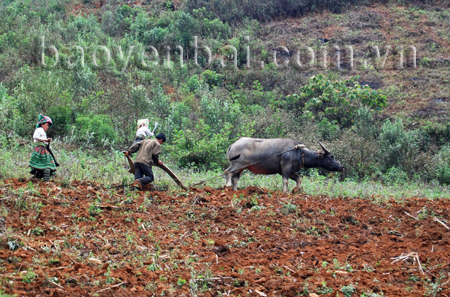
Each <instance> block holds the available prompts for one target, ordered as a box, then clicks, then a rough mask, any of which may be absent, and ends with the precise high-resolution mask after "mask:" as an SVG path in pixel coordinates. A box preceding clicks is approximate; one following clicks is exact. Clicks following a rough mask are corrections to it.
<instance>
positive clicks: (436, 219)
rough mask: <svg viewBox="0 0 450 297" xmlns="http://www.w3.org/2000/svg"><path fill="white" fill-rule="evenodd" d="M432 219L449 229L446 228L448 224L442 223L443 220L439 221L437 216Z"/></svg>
mask: <svg viewBox="0 0 450 297" xmlns="http://www.w3.org/2000/svg"><path fill="white" fill-rule="evenodd" d="M434 220H435V221H436V222H438V223H441V224H442V225H443V226H444V227H445V228H447V230H450V228H448V226H447V225H446V224H444V222H441V221H439V220H438V218H436V217H434Z"/></svg>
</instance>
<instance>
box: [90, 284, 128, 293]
mask: <svg viewBox="0 0 450 297" xmlns="http://www.w3.org/2000/svg"><path fill="white" fill-rule="evenodd" d="M126 283H127V282H123V283H120V284H118V285H114V286H111V287H109V288H106V289H102V290H100V291H97V292H95V293H100V292H103V291H107V290H111V289H112V288H115V287H119V286H121V285H124V284H126Z"/></svg>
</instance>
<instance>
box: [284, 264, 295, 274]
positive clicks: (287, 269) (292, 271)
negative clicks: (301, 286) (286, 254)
mask: <svg viewBox="0 0 450 297" xmlns="http://www.w3.org/2000/svg"><path fill="white" fill-rule="evenodd" d="M283 267H284V268H286V269H287V270H289V271H290V272H292V273H295V272H296V271H294V270H292V269H291V268H289V267H287V266H286V265H283Z"/></svg>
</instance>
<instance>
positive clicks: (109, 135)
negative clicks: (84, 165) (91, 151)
mask: <svg viewBox="0 0 450 297" xmlns="http://www.w3.org/2000/svg"><path fill="white" fill-rule="evenodd" d="M76 127H77V133H78V137H79V139H80V140H82V141H86V142H87V143H90V142H92V143H93V144H95V145H102V144H105V143H112V142H114V141H116V137H117V136H116V135H117V132H116V131H115V130H114V127H113V125H112V121H111V119H110V118H109V117H107V116H105V115H97V114H95V115H80V116H78V117H77V119H76Z"/></svg>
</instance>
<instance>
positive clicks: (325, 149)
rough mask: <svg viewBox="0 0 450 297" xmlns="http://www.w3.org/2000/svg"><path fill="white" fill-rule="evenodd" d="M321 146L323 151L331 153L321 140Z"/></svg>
mask: <svg viewBox="0 0 450 297" xmlns="http://www.w3.org/2000/svg"><path fill="white" fill-rule="evenodd" d="M319 144H320V146H321V147H322V149H323V151H324V152H325V154H330V151H329V150H327V148H326V147H325V146H324V145H323V144H322V142H320V141H319Z"/></svg>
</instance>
